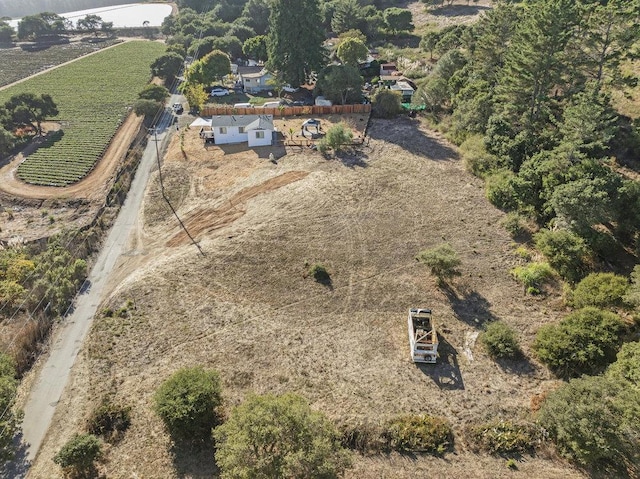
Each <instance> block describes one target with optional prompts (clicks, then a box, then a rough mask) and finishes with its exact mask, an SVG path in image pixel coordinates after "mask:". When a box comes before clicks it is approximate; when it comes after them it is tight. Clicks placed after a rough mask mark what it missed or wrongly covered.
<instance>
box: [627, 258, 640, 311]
mask: <svg viewBox="0 0 640 479" xmlns="http://www.w3.org/2000/svg"><path fill="white" fill-rule="evenodd" d="M623 300H624V302H625V303H626V304H628V305H630V306H633V307H638V306H640V264H637V265H635V266H634V268H633V272H632V273H631V285H630V286H629V288H628V289H627V292H626V294H625V295H624V298H623Z"/></svg>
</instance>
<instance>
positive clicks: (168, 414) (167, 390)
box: [153, 367, 222, 440]
mask: <svg viewBox="0 0 640 479" xmlns="http://www.w3.org/2000/svg"><path fill="white" fill-rule="evenodd" d="M153 399H154V409H155V411H156V413H157V414H158V415H159V416H160V417H161V418H162V420H163V421H164V423H165V425H166V427H167V429H168V430H169V432H170V434H171V435H172V436H173V437H174V438H175V439H179V440H185V439H202V438H206V437H208V436H209V434H210V433H211V429H212V428H213V427H214V426H215V425H216V423H217V422H218V421H217V419H218V416H217V413H216V409H217V408H218V407H219V406H220V404H221V402H222V398H221V386H220V377H219V376H218V373H217V372H216V371H213V370H205V369H203V368H202V367H195V368H185V369H181V370H179V371H177V372H176V373H175V374H174V375H173V376H171V377H170V378H169V379H167V380H166V381H165V382H164V383H163V384H162V385H161V386H160V388H159V389H158V390H157V391H156V393H155V395H154V398H153Z"/></svg>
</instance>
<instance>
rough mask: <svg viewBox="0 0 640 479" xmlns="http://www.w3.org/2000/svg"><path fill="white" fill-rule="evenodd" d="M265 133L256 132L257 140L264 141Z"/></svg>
mask: <svg viewBox="0 0 640 479" xmlns="http://www.w3.org/2000/svg"><path fill="white" fill-rule="evenodd" d="M263 138H264V131H256V139H263Z"/></svg>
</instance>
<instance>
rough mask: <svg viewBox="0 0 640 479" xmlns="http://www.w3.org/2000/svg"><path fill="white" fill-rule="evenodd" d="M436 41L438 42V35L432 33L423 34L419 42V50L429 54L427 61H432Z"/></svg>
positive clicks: (437, 33)
mask: <svg viewBox="0 0 640 479" xmlns="http://www.w3.org/2000/svg"><path fill="white" fill-rule="evenodd" d="M438 41H440V33H439V32H434V31H431V32H427V33H425V34H424V35H423V37H422V40H420V48H421V49H422V50H424V51H425V52H429V60H433V50H434V48H435V47H436V45H437V44H438Z"/></svg>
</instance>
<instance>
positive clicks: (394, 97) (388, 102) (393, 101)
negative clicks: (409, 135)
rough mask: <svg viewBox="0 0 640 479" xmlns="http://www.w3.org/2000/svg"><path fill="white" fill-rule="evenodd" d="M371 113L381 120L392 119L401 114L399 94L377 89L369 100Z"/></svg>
mask: <svg viewBox="0 0 640 479" xmlns="http://www.w3.org/2000/svg"><path fill="white" fill-rule="evenodd" d="M371 104H372V105H373V111H374V113H375V115H376V116H378V117H381V118H393V117H394V116H396V115H399V114H400V113H401V112H402V97H401V96H400V93H399V92H396V91H392V90H387V89H386V88H382V89H379V90H378V91H377V92H375V94H374V95H373V97H372V98H371Z"/></svg>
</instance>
